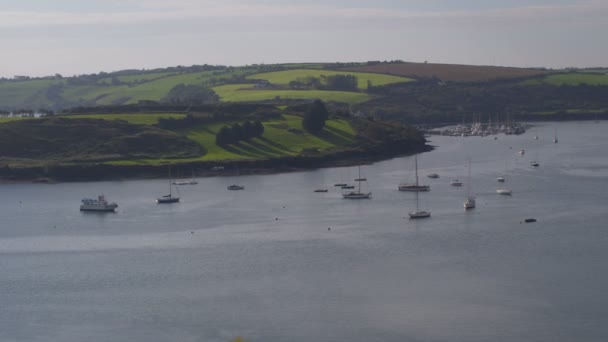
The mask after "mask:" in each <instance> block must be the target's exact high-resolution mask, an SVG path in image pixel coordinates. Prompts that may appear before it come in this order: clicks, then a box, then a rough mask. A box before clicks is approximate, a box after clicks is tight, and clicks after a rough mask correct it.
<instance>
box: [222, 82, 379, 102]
mask: <svg viewBox="0 0 608 342" xmlns="http://www.w3.org/2000/svg"><path fill="white" fill-rule="evenodd" d="M213 90H214V91H215V92H216V93H217V95H219V97H220V99H221V100H222V101H225V102H248V101H270V100H286V99H291V100H302V99H304V100H312V99H321V100H323V101H326V102H344V103H349V104H354V103H361V102H365V101H367V100H369V99H371V98H372V96H371V95H368V94H366V93H358V92H347V91H334V90H291V89H265V88H261V89H257V88H255V87H253V84H228V85H223V86H218V87H213Z"/></svg>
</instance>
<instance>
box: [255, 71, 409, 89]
mask: <svg viewBox="0 0 608 342" xmlns="http://www.w3.org/2000/svg"><path fill="white" fill-rule="evenodd" d="M334 75H353V76H355V77H357V81H358V87H359V89H366V88H367V84H368V82H371V84H372V85H374V86H382V85H387V84H393V83H404V82H412V81H414V79H411V78H406V77H400V76H392V75H382V74H370V73H363V72H345V71H332V70H314V69H293V70H285V71H275V72H267V73H261V74H254V75H250V76H247V78H248V79H257V80H267V81H269V82H270V83H273V84H282V85H287V84H289V82H291V81H296V80H298V79H304V78H310V77H315V78H321V77H323V76H334Z"/></svg>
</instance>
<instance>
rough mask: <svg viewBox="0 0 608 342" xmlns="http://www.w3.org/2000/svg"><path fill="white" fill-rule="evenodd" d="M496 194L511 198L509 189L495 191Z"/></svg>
mask: <svg viewBox="0 0 608 342" xmlns="http://www.w3.org/2000/svg"><path fill="white" fill-rule="evenodd" d="M496 193H497V194H499V195H505V196H511V194H512V193H513V191H511V189H498V190H496Z"/></svg>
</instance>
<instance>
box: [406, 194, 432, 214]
mask: <svg viewBox="0 0 608 342" xmlns="http://www.w3.org/2000/svg"><path fill="white" fill-rule="evenodd" d="M418 196H420V195H419V194H418V192H416V211H413V212H410V213H408V215H409V216H410V219H422V218H427V217H431V212H430V211H425V210H420V201H419V199H418Z"/></svg>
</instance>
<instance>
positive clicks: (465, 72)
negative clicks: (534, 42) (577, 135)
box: [341, 63, 545, 82]
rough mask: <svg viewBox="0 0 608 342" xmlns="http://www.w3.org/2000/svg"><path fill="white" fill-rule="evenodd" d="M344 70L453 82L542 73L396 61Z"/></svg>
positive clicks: (508, 68) (533, 70) (505, 68)
mask: <svg viewBox="0 0 608 342" xmlns="http://www.w3.org/2000/svg"><path fill="white" fill-rule="evenodd" d="M341 70H342V71H354V72H368V73H378V74H387V75H396V76H404V77H413V78H439V79H441V80H443V81H452V82H484V81H491V80H496V79H509V78H523V77H531V76H535V75H542V74H544V73H545V72H544V71H542V70H538V69H524V68H512V67H498V66H474V65H459V64H436V63H394V64H390V63H388V64H384V63H383V64H375V65H365V66H356V67H349V68H344V69H341Z"/></svg>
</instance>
